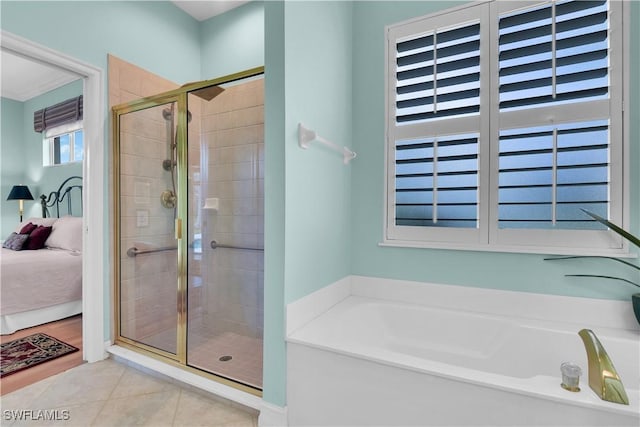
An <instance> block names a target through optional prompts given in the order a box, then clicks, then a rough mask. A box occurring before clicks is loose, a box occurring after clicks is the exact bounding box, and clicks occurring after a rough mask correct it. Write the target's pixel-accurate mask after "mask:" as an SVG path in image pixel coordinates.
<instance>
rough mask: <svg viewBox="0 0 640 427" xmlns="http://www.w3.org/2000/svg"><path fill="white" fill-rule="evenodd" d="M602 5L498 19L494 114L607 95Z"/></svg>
mask: <svg viewBox="0 0 640 427" xmlns="http://www.w3.org/2000/svg"><path fill="white" fill-rule="evenodd" d="M608 48H609V39H608V2H606V1H565V2H553V3H550V4H546V5H543V6H541V7H537V8H533V9H526V10H524V11H518V12H515V13H513V14H508V15H504V16H501V17H500V20H499V81H500V89H499V97H500V110H501V111H507V110H511V109H522V108H531V107H540V106H545V105H553V104H561V103H572V102H582V101H590V100H596V99H603V98H607V97H608V96H609V74H608V69H609V57H608Z"/></svg>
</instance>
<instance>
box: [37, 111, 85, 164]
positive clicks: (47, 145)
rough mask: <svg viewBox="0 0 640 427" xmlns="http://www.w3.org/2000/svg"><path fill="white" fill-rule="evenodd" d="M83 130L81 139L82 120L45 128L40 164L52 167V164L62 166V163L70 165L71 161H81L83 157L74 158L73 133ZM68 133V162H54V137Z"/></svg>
mask: <svg viewBox="0 0 640 427" xmlns="http://www.w3.org/2000/svg"><path fill="white" fill-rule="evenodd" d="M79 130H81V131H83V139H84V130H83V127H82V120H79V121H76V122H73V123H67V124H64V125H60V126H56V127H54V128H51V129H47V130H46V131H45V132H44V138H43V139H44V141H43V143H42V165H43V166H44V167H52V166H62V165H70V164H73V163H82V161H83V159H82V158H81V159H76V158H75V145H74V144H75V133H76V132H77V131H79ZM64 135H69V159H70V160H69V161H68V162H60V163H54V160H55V153H54V151H55V146H54V145H55V143H54V140H55V138H58V137H61V136H64ZM82 152H83V157H84V147H83V150H82Z"/></svg>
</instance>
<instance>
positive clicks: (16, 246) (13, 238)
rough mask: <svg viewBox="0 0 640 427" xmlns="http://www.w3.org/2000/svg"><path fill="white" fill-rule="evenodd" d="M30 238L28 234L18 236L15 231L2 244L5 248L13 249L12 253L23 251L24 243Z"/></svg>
mask: <svg viewBox="0 0 640 427" xmlns="http://www.w3.org/2000/svg"><path fill="white" fill-rule="evenodd" d="M28 238H29V235H28V234H18V233H16V232H15V231H14V232H13V233H11V234H10V235H9V237H7V240H5V241H4V243H3V244H2V247H3V248H7V249H11V250H12V251H21V250H22V249H23V246H24V242H26V241H27V239H28Z"/></svg>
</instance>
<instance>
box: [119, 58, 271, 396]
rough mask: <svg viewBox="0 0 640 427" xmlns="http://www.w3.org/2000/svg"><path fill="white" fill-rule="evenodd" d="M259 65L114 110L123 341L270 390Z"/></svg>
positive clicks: (239, 383) (224, 379)
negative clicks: (266, 384) (265, 384)
mask: <svg viewBox="0 0 640 427" xmlns="http://www.w3.org/2000/svg"><path fill="white" fill-rule="evenodd" d="M263 82H264V80H263V69H262V68H257V69H252V70H248V71H245V72H242V73H238V74H234V75H231V76H227V77H223V78H220V79H215V80H209V81H204V82H198V83H190V84H187V85H184V86H182V87H181V88H179V89H176V90H173V91H170V92H166V93H162V94H158V95H156V96H152V97H147V98H144V99H140V100H136V101H133V102H129V103H127V104H123V105H119V106H116V107H114V108H113V126H114V133H113V134H114V156H113V159H114V163H113V164H114V168H113V169H114V174H113V175H114V216H113V218H114V223H115V233H114V248H115V256H114V259H115V260H116V262H115V263H114V270H115V271H114V280H115V284H114V285H115V286H114V287H115V302H116V303H115V315H116V336H115V340H116V343H118V344H119V345H123V346H126V347H129V348H132V349H135V350H136V351H141V352H144V353H145V354H148V355H150V356H152V357H155V358H159V359H162V360H165V361H167V362H168V363H172V364H177V365H179V366H181V367H183V368H184V369H187V370H190V371H193V372H197V373H200V374H202V375H205V376H211V377H212V378H214V379H216V380H218V381H221V382H223V383H225V384H228V385H231V386H234V387H236V388H240V389H242V390H245V391H248V392H251V393H254V394H260V391H261V389H262V341H263V300H264V298H263V295H264V292H263V283H264V275H263V264H264V251H263V248H264V208H263V206H264V83H263Z"/></svg>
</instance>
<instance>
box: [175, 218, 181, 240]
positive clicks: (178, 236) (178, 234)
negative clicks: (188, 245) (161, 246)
mask: <svg viewBox="0 0 640 427" xmlns="http://www.w3.org/2000/svg"><path fill="white" fill-rule="evenodd" d="M180 239H182V219H181V218H176V240H180Z"/></svg>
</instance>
